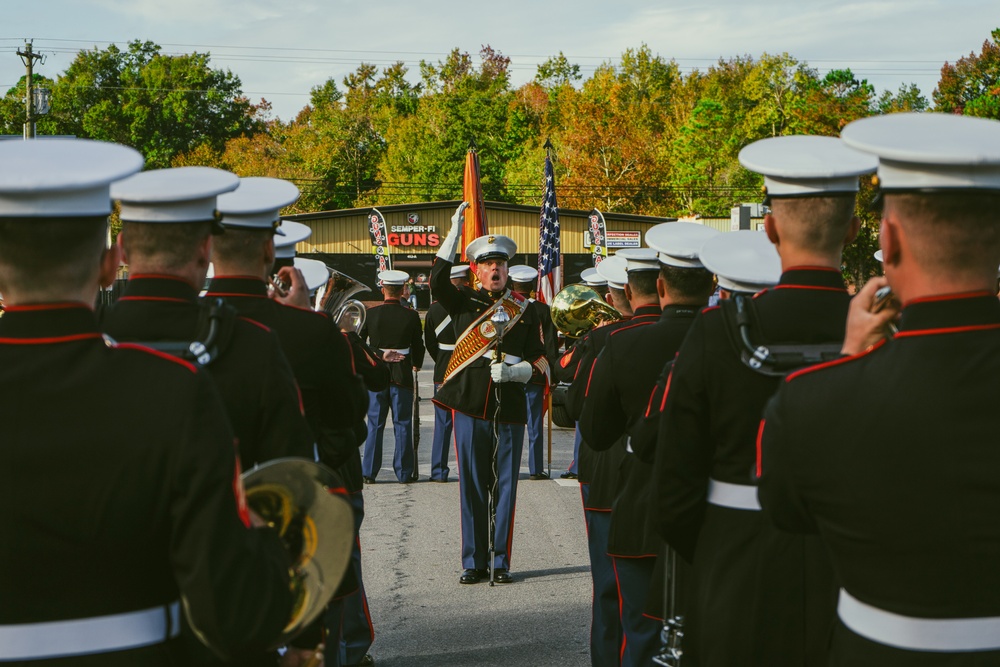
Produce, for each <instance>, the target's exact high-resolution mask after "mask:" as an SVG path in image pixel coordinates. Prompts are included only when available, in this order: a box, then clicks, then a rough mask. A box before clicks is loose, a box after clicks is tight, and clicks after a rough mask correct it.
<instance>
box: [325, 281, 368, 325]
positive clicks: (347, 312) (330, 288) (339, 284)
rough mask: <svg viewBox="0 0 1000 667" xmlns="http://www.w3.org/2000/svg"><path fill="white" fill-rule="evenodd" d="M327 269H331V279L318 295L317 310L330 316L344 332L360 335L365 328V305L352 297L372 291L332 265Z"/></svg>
mask: <svg viewBox="0 0 1000 667" xmlns="http://www.w3.org/2000/svg"><path fill="white" fill-rule="evenodd" d="M327 268H328V269H330V277H329V278H328V279H327V281H326V286H324V287H323V288H322V292H321V293H319V294H317V297H316V302H317V306H316V310H320V311H323V312H324V313H326V314H328V315H329V316H330V317H331V318H332V319H333V321H334V322H336V323H337V324H338V325H340V328H341V329H343V330H344V331H348V332H350V331H355V332H359V333H360V331H361V330H362V329H363V328H364V326H365V315H366V310H365V304H363V303H361V302H360V301H358V300H357V299H352V298H351V297H352V296H354V295H355V294H358V293H359V292H367V291H370V288H369V287H368V286H367V285H365V284H364V283H363V282H361V281H360V280H355V279H354V278H352V277H350V276H349V275H347V274H346V273H341V272H340V271H337V270H336V269H334V268H333V267H331V266H330V265H327Z"/></svg>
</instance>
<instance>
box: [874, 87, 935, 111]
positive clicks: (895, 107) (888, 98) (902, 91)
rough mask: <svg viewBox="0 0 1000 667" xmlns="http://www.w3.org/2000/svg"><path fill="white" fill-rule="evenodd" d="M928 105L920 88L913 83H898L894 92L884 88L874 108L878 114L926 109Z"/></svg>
mask: <svg viewBox="0 0 1000 667" xmlns="http://www.w3.org/2000/svg"><path fill="white" fill-rule="evenodd" d="M929 106H930V105H929V104H928V102H927V98H926V97H924V96H923V95H922V94H921V93H920V88H918V87H917V84H915V83H911V84H909V85H906V84H900V86H899V90H898V91H896V93H895V94H893V93H892V92H891V91H888V90H884V91H882V94H881V95H879V98H878V101H877V102H876V103H875V109H876V110H877V111H878V112H879V113H880V114H887V113H900V112H904V111H927V109H928V107H929Z"/></svg>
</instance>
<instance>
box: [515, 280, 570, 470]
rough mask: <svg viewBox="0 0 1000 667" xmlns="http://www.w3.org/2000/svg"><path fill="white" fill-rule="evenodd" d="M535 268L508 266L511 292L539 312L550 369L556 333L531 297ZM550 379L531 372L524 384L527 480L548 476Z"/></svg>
mask: <svg viewBox="0 0 1000 667" xmlns="http://www.w3.org/2000/svg"><path fill="white" fill-rule="evenodd" d="M537 277H538V269H535V268H532V267H530V266H525V265H523V264H521V265H518V266H512V267H510V281H511V289H513V290H514V291H516V292H520V293H521V294H523V295H524V296H526V297H528V304H529V305H528V307H529V308H534V309H535V310H537V311H538V321H539V322H540V323H541V327H542V343H543V344H544V345H545V357H546V359H548V362H549V368H551V367H552V365H553V364H555V363H556V361H557V360H558V350H559V334H558V332H557V331H556V325H555V324H554V323H553V322H552V311H551V309H550V308H549V307H548V306H547V305H546V304H544V303H541V302H540V301H537V300H535V298H534V297H532V296H531V294H532V292H533V291H534V288H535V279H536V278H537ZM550 382H551V378H549V377H548V376H547V375H545V374H544V373H541V372H538V371H534V372H533V373H532V374H531V379H530V380H528V382H527V383H526V384H525V385H524V395H525V397H526V398H527V401H528V423H527V429H526V433H527V437H528V479H533V480H544V479H548V478H549V475H548V473H547V472H545V419H544V418H545V410H546V406H545V403H546V396H548V391H549V384H550Z"/></svg>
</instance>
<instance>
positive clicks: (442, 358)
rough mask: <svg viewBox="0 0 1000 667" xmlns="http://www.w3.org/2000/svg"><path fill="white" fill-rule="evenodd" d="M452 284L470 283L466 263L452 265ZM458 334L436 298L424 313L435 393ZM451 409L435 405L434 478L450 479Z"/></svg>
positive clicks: (427, 348)
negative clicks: (432, 365)
mask: <svg viewBox="0 0 1000 667" xmlns="http://www.w3.org/2000/svg"><path fill="white" fill-rule="evenodd" d="M451 284H452V285H454V286H455V287H459V288H461V287H468V286H469V268H468V267H467V266H453V267H451ZM456 340H458V334H456V333H455V327H454V325H453V324H452V321H451V315H449V314H448V311H446V310H445V309H444V306H442V305H441V304H440V303H438V302H437V301H435V302H434V303H432V304H431V306H430V308H428V309H427V314H426V315H424V343H425V345H426V350H427V354H429V355H430V356H431V359H433V360H434V395H435V396H436V395H437V391H438V387H440V386H441V381H442V380H444V372H445V370H447V368H448V362H449V361H451V352H452V350H454V349H455V341H456ZM451 435H452V417H451V410H449V409H448V408H446V407H444V406H441V405H438V404H437V403H435V404H434V439H433V441H432V444H431V477H430V479H431V481H432V482H447V481H448V475H449V474H450V473H451V469H450V468H449V467H448V450H449V449H450V448H451V442H452V437H451Z"/></svg>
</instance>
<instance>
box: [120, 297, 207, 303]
mask: <svg viewBox="0 0 1000 667" xmlns="http://www.w3.org/2000/svg"><path fill="white" fill-rule="evenodd" d="M118 300H119V301H166V302H168V303H191V301H190V300H188V299H178V298H175V297H170V296H123V297H120V298H119V299H118Z"/></svg>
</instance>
